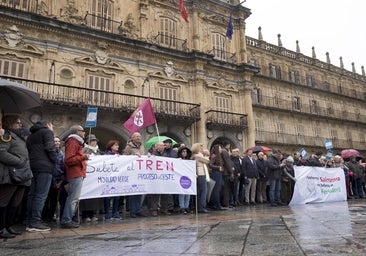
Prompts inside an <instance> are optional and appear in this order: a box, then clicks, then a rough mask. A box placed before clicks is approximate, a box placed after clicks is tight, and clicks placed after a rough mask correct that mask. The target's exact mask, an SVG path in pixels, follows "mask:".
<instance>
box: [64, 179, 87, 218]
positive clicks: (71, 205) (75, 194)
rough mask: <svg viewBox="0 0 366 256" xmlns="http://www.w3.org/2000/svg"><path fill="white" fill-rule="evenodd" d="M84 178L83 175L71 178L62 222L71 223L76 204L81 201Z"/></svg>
mask: <svg viewBox="0 0 366 256" xmlns="http://www.w3.org/2000/svg"><path fill="white" fill-rule="evenodd" d="M83 179H84V178H83V177H78V178H74V179H70V180H69V184H68V186H69V189H68V191H67V199H66V203H65V209H64V212H63V215H62V219H61V224H67V223H70V222H71V221H72V218H73V217H74V215H75V210H76V205H77V203H78V202H79V198H80V193H81V187H82V186H83Z"/></svg>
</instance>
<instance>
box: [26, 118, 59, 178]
mask: <svg viewBox="0 0 366 256" xmlns="http://www.w3.org/2000/svg"><path fill="white" fill-rule="evenodd" d="M29 130H30V132H31V135H29V137H28V139H27V148H28V152H29V162H30V165H31V168H32V172H47V173H50V174H53V173H54V172H55V169H56V163H57V154H56V147H55V142H54V134H53V131H51V130H50V129H48V127H47V126H46V125H44V124H42V123H40V122H38V123H36V124H35V125H33V126H32V127H31V128H30V129H29Z"/></svg>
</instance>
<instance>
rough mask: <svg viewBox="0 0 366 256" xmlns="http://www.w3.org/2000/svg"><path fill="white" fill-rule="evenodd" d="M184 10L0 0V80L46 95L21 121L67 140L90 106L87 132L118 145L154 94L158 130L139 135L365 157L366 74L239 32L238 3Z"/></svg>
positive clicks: (242, 13) (149, 0)
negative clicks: (49, 126) (353, 152)
mask: <svg viewBox="0 0 366 256" xmlns="http://www.w3.org/2000/svg"><path fill="white" fill-rule="evenodd" d="M184 5H185V8H186V10H187V13H188V20H189V22H186V21H185V20H184V19H183V18H182V15H181V11H180V10H179V8H178V1H177V0H131V1H122V0H81V1H73V0H60V1H52V0H43V1H25V0H19V1H12V0H8V1H2V3H1V8H0V13H1V15H0V24H1V26H0V56H1V57H0V76H1V77H3V78H7V79H13V80H17V81H19V82H22V83H24V84H26V85H27V86H29V87H31V88H33V89H35V90H37V91H38V92H40V94H41V99H42V106H41V107H39V108H36V109H31V110H29V111H27V112H26V113H23V115H22V119H23V123H24V124H25V125H26V126H30V125H32V123H34V122H35V121H37V120H39V119H50V120H52V121H53V123H54V127H55V131H56V134H58V135H60V136H61V137H65V136H67V133H68V128H69V127H70V126H71V125H72V124H75V123H79V124H84V123H85V118H86V110H87V107H97V108H98V120H97V127H95V128H91V129H90V131H91V132H92V133H95V134H96V135H97V137H99V139H100V144H101V147H102V148H103V145H105V143H106V142H107V141H108V140H110V139H119V140H120V141H121V143H122V145H124V144H125V142H126V141H127V140H128V137H129V134H128V133H127V131H126V130H124V129H123V127H122V124H123V122H124V121H125V120H127V119H128V117H129V116H130V115H131V113H132V111H133V110H134V109H135V108H136V107H137V106H138V105H139V103H141V102H142V100H143V99H145V98H146V97H150V98H151V100H152V102H153V108H154V111H155V114H156V118H157V122H158V123H157V127H156V126H151V127H148V128H146V129H143V130H142V131H141V132H142V134H143V137H144V139H148V138H150V137H151V136H155V135H156V134H157V132H159V134H161V135H167V136H170V137H172V138H174V139H175V140H176V141H182V142H184V143H185V144H186V145H192V144H193V143H195V142H202V143H204V144H205V145H206V146H207V147H208V148H210V147H211V146H212V145H213V144H215V143H217V142H222V141H224V140H225V141H229V142H230V143H231V144H232V147H238V148H239V149H241V150H245V149H246V148H247V147H249V146H253V145H255V144H259V145H266V146H269V147H279V148H281V149H283V151H285V152H288V153H292V152H293V151H296V150H298V149H299V148H300V147H304V148H307V149H308V151H313V150H317V149H324V140H325V139H326V138H331V139H333V141H334V143H333V144H334V146H335V149H336V150H338V149H339V150H340V149H342V148H349V147H353V148H356V149H358V150H361V151H362V150H363V152H364V153H365V136H366V135H365V134H366V133H365V132H366V106H365V105H366V104H365V99H366V78H365V74H364V72H363V74H362V75H359V74H357V73H356V72H350V71H347V70H345V69H344V68H343V67H339V68H338V67H335V66H334V65H332V64H330V63H323V62H321V61H319V60H317V59H316V57H314V56H313V57H311V58H310V57H307V56H304V55H302V54H301V53H300V52H291V51H289V50H287V49H285V48H283V47H282V46H274V45H270V44H268V43H266V42H265V41H263V40H262V39H261V38H260V37H259V38H258V39H254V38H249V37H246V35H245V20H246V19H247V18H248V17H249V16H250V14H251V10H250V9H248V8H247V7H245V6H243V5H240V4H239V1H235V0H233V1H219V0H202V1H187V0H186V1H184ZM248 7H249V6H248ZM253 11H255V10H253ZM230 16H231V18H232V27H233V29H232V32H233V37H232V39H231V40H230V39H228V38H227V36H226V33H227V28H228V23H229V19H230ZM157 128H158V129H157Z"/></svg>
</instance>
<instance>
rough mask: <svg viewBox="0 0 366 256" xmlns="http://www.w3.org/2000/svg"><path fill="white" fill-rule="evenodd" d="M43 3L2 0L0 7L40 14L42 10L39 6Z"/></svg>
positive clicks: (31, 0)
mask: <svg viewBox="0 0 366 256" xmlns="http://www.w3.org/2000/svg"><path fill="white" fill-rule="evenodd" d="M40 4H41V1H39V0H2V1H0V6H5V7H10V8H13V9H17V10H22V11H26V12H34V13H38V11H39V10H40V8H39V5H40Z"/></svg>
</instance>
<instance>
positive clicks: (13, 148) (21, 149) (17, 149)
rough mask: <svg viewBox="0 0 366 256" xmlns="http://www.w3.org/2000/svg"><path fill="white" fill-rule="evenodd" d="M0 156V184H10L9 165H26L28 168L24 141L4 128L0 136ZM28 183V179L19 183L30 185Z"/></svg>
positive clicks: (29, 182)
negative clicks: (3, 132)
mask: <svg viewBox="0 0 366 256" xmlns="http://www.w3.org/2000/svg"><path fill="white" fill-rule="evenodd" d="M10 138H11V139H10ZM9 139H10V140H9ZM8 140H9V141H8ZM0 156H1V157H0V184H12V183H11V180H10V176H9V166H14V167H16V166H24V165H26V166H28V167H29V168H30V164H29V158H28V150H27V146H26V144H25V141H24V140H23V139H22V138H21V137H20V136H18V135H17V134H16V133H14V132H12V131H8V130H6V131H5V134H4V135H3V136H1V138H0ZM30 184H31V181H30V180H29V181H27V182H25V183H23V184H19V185H24V186H30Z"/></svg>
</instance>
